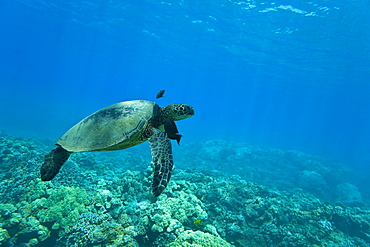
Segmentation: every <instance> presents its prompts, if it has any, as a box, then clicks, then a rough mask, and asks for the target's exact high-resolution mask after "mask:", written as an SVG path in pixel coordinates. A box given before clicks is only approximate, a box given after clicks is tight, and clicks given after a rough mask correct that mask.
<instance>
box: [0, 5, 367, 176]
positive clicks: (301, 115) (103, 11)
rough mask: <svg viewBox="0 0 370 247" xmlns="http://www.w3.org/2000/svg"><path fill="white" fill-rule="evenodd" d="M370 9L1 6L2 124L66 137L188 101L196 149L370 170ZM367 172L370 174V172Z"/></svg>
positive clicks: (186, 128)
mask: <svg viewBox="0 0 370 247" xmlns="http://www.w3.org/2000/svg"><path fill="white" fill-rule="evenodd" d="M369 9H370V2H369V1H368V0H359V1H351V2H348V1H292V2H289V1H285V0H279V1H271V2H268V1H253V0H248V1H231V0H229V1H227V0H217V1H191V0H190V1H185V0H173V1H172V0H170V1H156V0H147V1H118V0H111V1H98V0H89V1H72V0H71V1H60V0H50V1H41V0H14V1H0V37H1V38H0V54H1V56H0V87H1V88H0V90H1V91H0V113H1V116H2V117H1V121H0V129H3V130H5V131H7V132H9V133H11V134H14V135H20V136H35V137H42V138H48V139H56V138H58V137H59V136H60V135H61V134H63V133H64V132H65V131H66V130H67V129H68V128H69V127H70V126H72V125H73V124H75V123H76V122H77V121H79V120H80V119H82V118H83V117H85V116H86V115H88V114H90V113H92V112H94V111H96V110H98V109H100V108H102V107H105V106H107V105H110V104H113V103H116V102H120V101H125V100H130V99H146V100H155V95H156V93H157V91H159V90H161V89H166V94H165V97H164V98H161V99H159V100H157V101H156V102H158V103H159V104H160V105H161V106H165V105H167V104H169V103H173V102H184V103H188V104H191V105H193V106H194V108H195V110H196V115H195V117H193V118H191V119H189V120H187V121H184V122H181V123H179V124H178V125H179V129H180V132H181V133H182V134H183V135H184V142H186V140H209V139H214V138H220V139H227V140H230V141H243V142H248V143H251V144H255V145H261V146H266V147H276V148H281V149H295V150H300V151H303V152H308V153H311V154H318V155H323V156H327V157H330V158H333V159H337V160H340V161H345V162H348V163H350V164H352V165H353V166H362V168H361V169H368V164H369V162H370V141H369V140H370V128H369V126H370V83H369V78H370V46H369V44H370V24H369V22H368V19H369V17H370V12H369ZM366 164H367V165H366Z"/></svg>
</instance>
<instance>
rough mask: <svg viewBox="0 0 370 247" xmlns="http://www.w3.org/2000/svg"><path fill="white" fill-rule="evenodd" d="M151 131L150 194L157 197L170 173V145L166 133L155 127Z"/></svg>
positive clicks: (168, 179)
mask: <svg viewBox="0 0 370 247" xmlns="http://www.w3.org/2000/svg"><path fill="white" fill-rule="evenodd" d="M152 131H153V134H152V136H151V137H150V138H149V144H150V148H151V150H152V163H153V165H154V174H153V182H152V194H153V196H154V197H158V196H159V195H160V194H162V192H163V191H164V189H165V188H166V186H167V184H168V182H169V181H170V178H171V175H172V168H173V158H172V146H171V140H170V139H169V138H168V136H167V134H166V133H164V132H163V131H161V130H159V129H156V128H153V129H152Z"/></svg>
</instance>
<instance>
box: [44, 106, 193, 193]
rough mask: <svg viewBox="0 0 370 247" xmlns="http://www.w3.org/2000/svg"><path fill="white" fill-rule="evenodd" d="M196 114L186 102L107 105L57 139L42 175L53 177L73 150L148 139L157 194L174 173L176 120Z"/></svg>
mask: <svg viewBox="0 0 370 247" xmlns="http://www.w3.org/2000/svg"><path fill="white" fill-rule="evenodd" d="M193 115H194V109H193V107H191V106H190V105H187V104H170V105H168V106H166V107H164V108H161V107H159V106H158V105H157V104H156V103H154V102H151V101H146V100H133V101H125V102H120V103H117V104H114V105H111V106H108V107H105V108H103V109H101V110H99V111H97V112H95V113H93V114H91V115H90V116H88V117H86V118H84V119H83V120H81V121H80V122H79V123H77V124H76V125H74V126H73V127H72V128H70V129H69V130H68V131H67V132H66V133H65V134H64V135H63V136H62V137H60V138H59V139H58V140H57V141H56V143H57V144H56V145H57V146H58V147H57V148H56V149H54V150H52V151H51V152H50V153H49V154H47V155H46V156H45V159H44V164H43V165H42V166H41V170H40V172H41V179H42V180H43V181H50V180H51V179H53V178H54V177H55V176H56V175H57V174H58V172H59V170H60V168H61V167H62V165H63V164H64V163H65V162H66V161H67V160H68V158H69V156H70V155H71V154H72V153H76V152H92V151H111V150H120V149H125V148H129V147H132V146H135V145H138V144H140V143H143V142H145V141H146V140H148V139H149V144H150V148H151V153H152V163H153V164H154V174H153V182H152V193H153V195H154V196H155V197H157V196H159V195H160V194H161V193H162V192H163V190H164V189H165V188H166V186H167V184H168V182H169V180H170V178H171V174H172V167H173V158H172V147H171V141H170V139H175V140H177V143H180V138H181V135H180V134H178V130H177V127H176V125H175V122H174V121H177V120H182V119H185V118H188V117H191V116H193Z"/></svg>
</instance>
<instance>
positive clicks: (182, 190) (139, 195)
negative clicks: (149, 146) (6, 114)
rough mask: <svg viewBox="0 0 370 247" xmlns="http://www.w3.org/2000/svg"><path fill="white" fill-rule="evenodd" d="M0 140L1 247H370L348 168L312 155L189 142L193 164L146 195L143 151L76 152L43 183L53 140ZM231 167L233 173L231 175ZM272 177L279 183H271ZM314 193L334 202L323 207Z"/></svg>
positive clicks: (366, 218)
mask: <svg viewBox="0 0 370 247" xmlns="http://www.w3.org/2000/svg"><path fill="white" fill-rule="evenodd" d="M0 139H1V141H2V143H1V144H0V178H1V180H0V193H1V195H2V197H0V198H1V199H0V245H1V244H3V245H7V246H17V245H18V246H36V247H37V246H57V247H62V246H79V247H83V246H101V247H103V246H137V247H140V246H161V247H166V246H189V247H190V246H202V247H203V246H212V247H213V246H237V247H249V246H276V247H280V246H281V247H283V246H293V247H294V246H343V247H344V246H369V244H370V210H369V209H368V208H367V206H366V204H365V203H363V202H362V200H363V198H362V196H361V194H360V192H359V190H358V188H357V187H356V186H355V185H354V184H352V183H350V182H349V181H348V177H347V176H346V175H345V174H346V172H345V171H346V170H347V169H348V168H346V167H345V166H344V165H342V164H337V163H335V164H330V163H329V161H326V160H324V159H322V158H319V157H312V156H309V155H307V154H303V153H299V152H295V151H282V150H263V149H260V148H256V147H253V146H250V145H247V144H240V143H239V144H233V143H228V142H225V141H222V140H213V141H209V142H208V143H207V145H208V146H210V147H211V148H210V149H207V146H202V145H199V144H198V146H197V145H196V144H194V145H190V146H189V147H188V149H185V151H184V153H185V154H186V153H187V154H190V153H193V155H192V157H187V156H184V154H182V155H179V157H180V158H179V167H180V168H183V169H179V168H177V169H176V170H175V171H174V176H173V178H172V179H171V183H170V184H169V185H168V187H167V189H166V190H165V192H164V193H163V194H162V195H161V196H160V197H159V198H153V197H152V196H151V194H150V182H151V178H150V175H151V172H152V169H151V168H150V166H149V162H150V157H148V156H142V155H141V152H140V150H142V149H136V150H135V149H134V150H133V151H132V152H127V153H124V152H123V153H118V152H117V153H111V154H110V153H108V154H104V153H103V154H95V153H94V154H90V153H88V154H75V155H73V156H72V157H71V159H70V161H68V162H67V164H66V165H65V166H63V168H62V170H61V172H60V174H59V175H58V176H57V177H56V178H55V179H54V180H53V181H52V182H42V181H40V179H39V174H38V169H39V167H40V164H41V163H42V157H43V155H44V154H45V153H47V152H48V148H49V147H50V142H47V141H40V140H38V141H37V140H32V139H22V138H16V137H11V136H7V135H5V134H2V135H0ZM184 146H186V145H184ZM199 146H202V147H201V148H200V147H199ZM199 152H204V153H199ZM198 153H199V155H198V156H197V155H194V154H198ZM175 155H176V154H175ZM190 158H192V159H190ZM187 162H188V163H189V164H190V165H191V164H194V163H195V162H199V164H200V165H199V166H200V168H202V169H204V170H203V171H201V170H192V169H190V166H189V167H186V166H185V163H187ZM189 164H188V165H189ZM212 164H213V165H214V167H212ZM242 164H243V166H242ZM225 165H227V166H228V167H224V166H225ZM261 165H265V168H263V169H266V170H263V169H262V166H261ZM206 168H208V169H206ZM222 169H224V170H225V171H224V170H222ZM233 169H235V170H234V173H238V175H232V174H230V171H232V170H233ZM269 169H270V170H269ZM226 170H228V172H226ZM246 172H251V173H252V174H250V175H249V178H251V179H248V180H250V182H247V181H248V180H247V179H246V178H248V176H247V175H245V173H246ZM274 172H276V174H277V175H278V176H283V175H284V176H285V177H283V178H279V179H275V180H276V181H277V184H278V185H275V186H269V185H271V184H272V183H271V182H267V180H268V179H273V173H274ZM330 173H333V174H334V178H329V175H328V174H330ZM276 174H275V175H276ZM288 175H289V176H288ZM264 176H266V178H265V177H264ZM284 178H285V181H283V180H284ZM251 181H254V182H251ZM333 185H335V186H334V187H332V186H333ZM279 188H284V190H281V189H279ZM330 188H331V192H330V193H331V194H332V197H330V196H328V194H330V193H329V191H330ZM317 195H319V196H320V197H328V198H336V199H340V202H339V201H337V202H334V201H332V202H326V203H324V202H322V201H321V200H320V199H319V198H317Z"/></svg>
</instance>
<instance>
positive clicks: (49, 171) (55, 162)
mask: <svg viewBox="0 0 370 247" xmlns="http://www.w3.org/2000/svg"><path fill="white" fill-rule="evenodd" d="M70 155H71V152H68V151H67V150H65V149H64V148H62V147H61V146H58V147H57V148H56V149H54V150H52V151H51V152H50V153H48V154H47V155H45V158H44V164H42V166H41V169H40V174H41V180H42V181H50V180H52V179H53V178H54V177H55V176H56V175H57V174H58V172H59V170H60V168H61V167H62V166H63V164H64V163H65V162H66V161H67V160H68V158H69V156H70Z"/></svg>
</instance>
